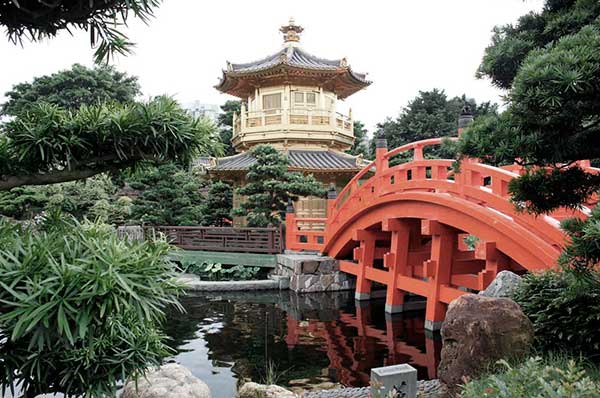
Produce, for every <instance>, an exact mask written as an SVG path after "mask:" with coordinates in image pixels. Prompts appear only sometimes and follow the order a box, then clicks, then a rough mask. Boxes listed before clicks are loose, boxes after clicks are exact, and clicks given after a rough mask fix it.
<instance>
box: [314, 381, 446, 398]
mask: <svg viewBox="0 0 600 398" xmlns="http://www.w3.org/2000/svg"><path fill="white" fill-rule="evenodd" d="M369 390H370V388H369V387H359V388H339V389H336V390H323V391H311V392H307V393H305V394H304V395H303V398H369ZM445 394H446V387H445V386H444V385H443V384H442V383H440V382H439V380H421V381H419V382H418V392H417V397H418V398H443V397H444V395H445Z"/></svg>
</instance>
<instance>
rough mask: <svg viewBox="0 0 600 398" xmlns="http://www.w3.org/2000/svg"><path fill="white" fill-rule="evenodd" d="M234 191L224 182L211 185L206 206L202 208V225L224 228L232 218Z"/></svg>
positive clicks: (205, 201)
mask: <svg viewBox="0 0 600 398" xmlns="http://www.w3.org/2000/svg"><path fill="white" fill-rule="evenodd" d="M232 207H233V190H232V188H231V185H229V184H227V183H226V182H223V181H214V182H212V183H211V184H210V186H209V189H208V193H207V195H206V199H205V200H204V206H203V207H202V225H209V226H215V227H222V226H224V225H225V220H227V219H229V218H231V210H232Z"/></svg>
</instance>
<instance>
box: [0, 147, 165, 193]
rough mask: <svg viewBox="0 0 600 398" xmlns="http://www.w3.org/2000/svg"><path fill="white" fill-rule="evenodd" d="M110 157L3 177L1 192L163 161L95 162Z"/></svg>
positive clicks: (148, 158)
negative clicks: (52, 169) (142, 162)
mask: <svg viewBox="0 0 600 398" xmlns="http://www.w3.org/2000/svg"><path fill="white" fill-rule="evenodd" d="M113 157H114V155H111V156H110V157H108V156H107V157H103V158H98V159H93V160H87V161H85V164H74V165H73V166H75V167H71V168H69V169H63V170H55V171H50V172H47V173H36V174H21V175H13V176H1V177H0V191H8V190H9V189H12V188H16V187H20V186H23V185H48V184H57V183H61V182H69V181H76V180H83V179H85V178H89V177H93V176H95V175H97V174H101V173H105V172H109V171H119V170H122V169H124V168H127V167H131V166H133V165H135V164H136V163H138V162H141V161H151V162H154V163H162V162H163V160H162V159H158V158H155V157H144V156H139V157H135V158H129V159H125V160H122V161H118V162H114V163H104V164H102V163H100V164H98V163H95V161H100V160H103V161H106V160H107V159H109V158H113ZM89 164H94V165H95V167H89V166H87V165H89Z"/></svg>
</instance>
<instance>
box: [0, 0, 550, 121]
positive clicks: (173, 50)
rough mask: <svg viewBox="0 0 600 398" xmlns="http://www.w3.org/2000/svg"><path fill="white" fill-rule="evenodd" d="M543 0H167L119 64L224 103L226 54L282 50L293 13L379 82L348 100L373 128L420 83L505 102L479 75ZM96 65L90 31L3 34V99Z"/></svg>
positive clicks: (326, 49)
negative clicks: (493, 43) (488, 51)
mask: <svg viewBox="0 0 600 398" xmlns="http://www.w3.org/2000/svg"><path fill="white" fill-rule="evenodd" d="M542 4H543V2H542V1H541V0H525V1H523V0H418V1H417V0H412V1H408V0H386V1H383V0H371V1H354V0H345V1H344V0H303V1H288V0H254V1H248V0H227V1H200V0H164V2H163V4H162V5H161V7H160V8H159V9H158V10H157V11H156V17H155V18H154V19H153V20H151V21H150V23H149V24H148V25H145V24H144V23H142V22H140V21H137V20H133V19H132V20H130V22H129V26H128V28H126V29H125V30H124V31H125V32H126V33H127V35H128V36H129V38H130V40H131V41H133V42H135V43H136V44H137V45H136V48H135V50H134V51H135V52H134V54H131V55H129V56H126V57H123V56H120V57H118V58H117V59H116V60H115V61H114V62H113V63H114V64H115V66H116V67H117V68H118V69H120V70H122V71H125V72H127V73H129V74H132V75H136V76H139V82H140V84H141V88H142V92H143V95H144V97H151V96H155V95H160V94H169V95H172V96H174V97H175V98H177V99H178V100H179V101H181V102H191V101H196V100H197V101H200V102H202V103H209V104H222V103H224V102H225V101H226V100H227V99H234V98H233V97H230V96H228V95H225V94H221V93H219V92H218V91H217V90H216V89H215V88H214V85H215V84H217V83H218V81H219V78H220V76H221V70H222V69H223V68H225V67H226V61H230V62H250V61H254V60H256V59H260V58H263V57H265V56H267V55H270V54H273V53H275V52H277V51H278V50H279V49H280V48H281V46H282V44H283V39H282V35H281V33H280V32H279V31H278V30H279V27H280V26H281V25H285V24H287V21H288V20H289V18H290V17H294V19H295V20H296V23H297V24H299V25H301V26H303V27H304V29H305V30H304V33H303V34H302V37H301V46H302V48H304V49H305V50H306V51H308V52H309V53H312V54H314V55H316V56H319V57H321V58H329V59H339V58H342V57H346V58H347V60H348V63H349V64H350V66H351V67H352V69H353V70H355V71H357V72H366V73H368V79H369V80H371V81H372V82H373V83H372V84H371V86H369V87H368V88H366V89H364V90H362V91H359V92H358V93H356V94H354V95H352V96H351V97H349V98H348V99H346V100H345V101H343V102H342V101H340V103H339V104H338V111H341V112H344V113H346V112H347V110H348V108H352V114H353V116H354V118H355V119H358V120H362V121H363V122H364V123H365V124H366V126H367V128H368V129H369V130H370V132H372V131H373V129H374V126H375V125H376V124H377V123H378V122H381V121H383V120H384V119H385V118H386V117H396V116H397V115H398V114H399V112H400V111H401V109H402V108H403V107H404V106H406V104H407V103H408V102H409V101H410V100H411V99H412V98H414V97H415V96H416V95H417V94H418V92H419V91H425V90H431V89H433V88H439V89H444V90H445V91H446V93H447V94H448V95H449V96H454V95H462V94H463V93H465V94H467V96H468V97H473V98H475V99H476V100H477V101H488V100H491V101H494V102H498V103H501V102H502V97H501V96H502V94H503V92H502V91H501V90H499V89H496V88H494V87H493V86H492V85H491V83H490V82H489V81H488V80H485V79H483V80H480V79H477V78H476V77H475V71H476V70H477V67H478V65H479V63H480V61H481V58H482V56H483V52H484V50H485V48H486V47H487V46H488V45H489V43H490V38H491V36H492V29H493V27H494V26H495V25H502V24H507V23H512V22H515V21H516V20H517V18H518V17H519V16H521V15H523V14H526V13H528V12H530V11H532V10H534V11H538V10H540V9H541V7H542ZM73 63H80V64H84V65H88V66H91V65H93V49H91V48H90V43H89V35H88V34H87V33H86V32H81V31H79V32H74V35H70V34H68V33H62V34H60V35H59V36H58V37H56V38H53V39H50V40H45V41H43V42H40V43H31V42H24V45H23V46H22V47H21V46H16V45H14V44H12V43H10V42H8V40H2V39H0V102H2V101H4V99H5V97H4V96H3V94H4V93H5V92H6V91H8V90H10V88H11V87H12V86H13V85H14V84H16V83H19V82H23V81H30V80H31V79H32V78H33V77H35V76H41V75H46V74H50V73H53V72H56V71H58V70H61V69H68V68H69V67H70V66H71V65H72V64H73Z"/></svg>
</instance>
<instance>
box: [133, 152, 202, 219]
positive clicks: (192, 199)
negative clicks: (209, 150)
mask: <svg viewBox="0 0 600 398" xmlns="http://www.w3.org/2000/svg"><path fill="white" fill-rule="evenodd" d="M130 185H131V187H132V188H134V189H139V190H141V191H142V192H141V194H140V195H139V196H138V197H137V198H136V199H135V200H134V201H133V205H132V209H131V219H132V220H135V221H137V222H140V223H142V224H150V225H200V224H201V223H202V219H203V211H202V209H203V204H204V198H203V197H202V194H201V192H200V188H201V187H200V182H199V180H198V178H197V177H196V176H194V175H193V174H192V173H191V172H190V171H188V170H184V169H182V168H181V167H179V166H177V165H176V164H174V163H168V164H164V165H161V166H158V167H154V168H151V169H149V170H146V171H144V172H143V173H140V175H139V176H138V177H137V178H136V180H132V181H131V183H130Z"/></svg>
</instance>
